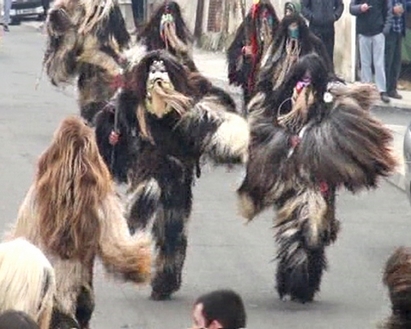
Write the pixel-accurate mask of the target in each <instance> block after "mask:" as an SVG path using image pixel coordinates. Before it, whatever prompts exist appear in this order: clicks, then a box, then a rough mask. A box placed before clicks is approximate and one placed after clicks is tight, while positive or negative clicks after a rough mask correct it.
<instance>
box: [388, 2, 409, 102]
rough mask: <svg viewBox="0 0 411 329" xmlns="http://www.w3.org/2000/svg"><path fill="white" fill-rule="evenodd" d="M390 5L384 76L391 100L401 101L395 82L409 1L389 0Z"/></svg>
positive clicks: (399, 66)
mask: <svg viewBox="0 0 411 329" xmlns="http://www.w3.org/2000/svg"><path fill="white" fill-rule="evenodd" d="M389 1H391V5H392V13H393V18H392V24H391V29H390V32H389V33H388V34H387V35H386V37H385V75H386V80H387V94H388V96H389V97H391V98H396V99H401V98H402V96H401V95H400V94H399V93H398V91H397V82H398V78H399V76H400V70H401V51H402V46H401V45H402V39H403V37H405V30H406V23H405V11H410V10H411V1H410V0H389Z"/></svg>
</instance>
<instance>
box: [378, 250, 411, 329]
mask: <svg viewBox="0 0 411 329" xmlns="http://www.w3.org/2000/svg"><path fill="white" fill-rule="evenodd" d="M383 283H384V285H385V286H387V288H388V291H389V296H390V300H391V309H392V314H391V316H390V317H389V318H388V320H387V321H386V322H385V323H384V325H383V326H381V328H383V329H408V328H411V248H406V247H400V248H398V249H396V250H395V251H394V252H393V254H392V255H391V256H390V257H389V258H388V260H387V263H386V265H385V271H384V276H383Z"/></svg>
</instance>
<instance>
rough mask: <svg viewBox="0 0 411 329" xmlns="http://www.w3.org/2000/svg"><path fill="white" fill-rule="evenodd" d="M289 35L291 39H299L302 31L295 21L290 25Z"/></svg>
mask: <svg viewBox="0 0 411 329" xmlns="http://www.w3.org/2000/svg"><path fill="white" fill-rule="evenodd" d="M288 36H289V37H290V38H291V39H294V40H298V38H299V36H300V33H299V29H298V25H297V24H296V23H293V24H291V25H290V26H289V27H288Z"/></svg>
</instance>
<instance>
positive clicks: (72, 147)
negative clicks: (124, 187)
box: [35, 117, 113, 259]
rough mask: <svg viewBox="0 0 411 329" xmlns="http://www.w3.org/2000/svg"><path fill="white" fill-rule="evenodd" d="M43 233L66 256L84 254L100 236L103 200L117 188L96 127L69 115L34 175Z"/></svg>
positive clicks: (50, 245)
mask: <svg viewBox="0 0 411 329" xmlns="http://www.w3.org/2000/svg"><path fill="white" fill-rule="evenodd" d="M35 186H36V190H37V194H36V203H37V206H38V216H39V226H40V227H39V233H40V235H41V238H42V242H43V244H44V245H45V247H46V248H48V249H49V250H51V251H53V252H54V253H56V254H58V255H59V256H60V257H62V258H63V259H70V258H83V257H85V256H86V255H87V254H89V253H90V251H95V250H96V247H97V243H98V240H99V236H100V232H99V227H100V225H99V223H98V220H99V219H98V218H99V217H98V216H99V214H98V210H97V209H98V204H99V202H101V200H103V199H104V198H105V196H106V195H107V194H108V193H110V192H111V191H112V188H113V187H112V185H111V179H110V173H109V171H108V168H107V167H106V165H105V163H104V162H103V159H102V158H101V156H100V154H99V151H98V148H97V145H96V142H95V140H94V132H93V130H92V129H91V128H90V127H88V126H86V125H85V124H84V123H83V122H82V121H81V120H80V119H79V118H76V117H70V118H67V119H65V120H64V121H63V122H62V123H61V125H60V127H59V128H58V130H57V131H56V133H55V135H54V138H53V141H52V144H51V145H50V147H49V148H48V149H47V150H46V151H45V152H44V153H43V154H42V156H41V157H40V159H39V162H38V171H37V175H36V178H35Z"/></svg>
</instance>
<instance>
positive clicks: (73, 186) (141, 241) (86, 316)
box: [10, 117, 151, 329]
mask: <svg viewBox="0 0 411 329" xmlns="http://www.w3.org/2000/svg"><path fill="white" fill-rule="evenodd" d="M10 236H11V237H24V238H26V239H27V240H29V241H30V242H31V243H33V244H34V245H36V246H37V247H39V248H40V249H41V250H42V251H43V253H44V254H45V255H46V256H47V257H48V259H49V260H50V262H51V264H52V265H53V268H54V270H55V273H56V284H57V292H56V295H55V298H54V308H53V316H52V323H51V328H79V329H86V328H89V321H90V318H91V315H92V312H93V309H94V295H93V267H94V261H95V259H96V257H99V258H100V259H101V260H102V263H103V265H104V266H105V267H106V269H107V270H108V271H109V272H111V273H113V274H118V275H120V276H121V278H122V279H124V280H128V281H132V282H134V283H138V284H141V283H145V282H146V281H148V280H149V277H150V271H151V251H150V244H151V238H150V233H147V234H145V233H144V232H139V233H138V234H135V235H134V236H130V233H129V230H128V227H127V221H126V220H125V219H124V217H123V208H122V203H121V202H120V200H119V198H118V197H117V194H116V192H115V189H114V186H113V182H112V180H111V177H110V173H109V171H108V168H107V166H106V165H105V163H104V161H103V159H102V158H101V156H100V153H99V151H98V147H97V144H96V142H95V136H94V131H93V130H92V129H91V128H90V127H88V126H87V125H86V124H85V123H83V122H82V120H81V119H79V118H77V117H71V118H67V119H65V120H64V121H63V122H62V123H61V125H60V127H59V128H58V130H57V131H56V133H55V135H54V138H53V141H52V143H51V145H50V146H49V147H48V149H47V150H46V151H45V152H44V153H43V154H42V156H41V157H40V159H39V162H38V166H37V175H36V178H35V180H34V183H33V184H32V185H31V187H30V189H29V191H28V193H27V195H26V197H25V199H24V201H23V203H22V205H21V206H20V209H19V212H18V218H17V223H16V225H15V227H14V228H13V230H12V231H11V232H10Z"/></svg>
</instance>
